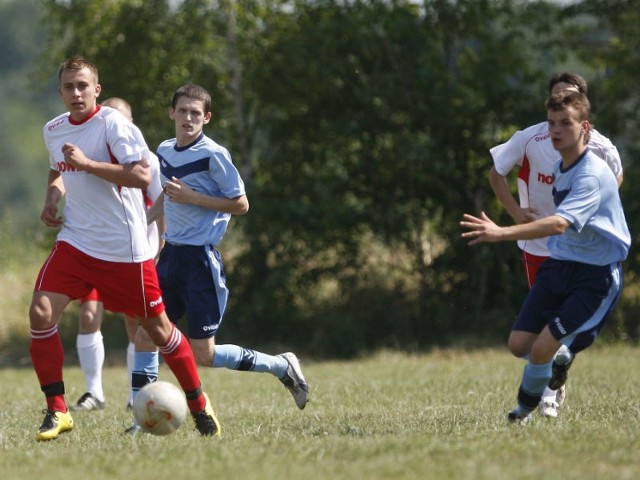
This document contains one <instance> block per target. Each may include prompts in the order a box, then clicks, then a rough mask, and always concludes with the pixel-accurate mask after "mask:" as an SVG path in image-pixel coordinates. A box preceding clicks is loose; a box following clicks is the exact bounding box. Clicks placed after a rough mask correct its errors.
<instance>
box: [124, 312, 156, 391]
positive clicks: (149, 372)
mask: <svg viewBox="0 0 640 480" xmlns="http://www.w3.org/2000/svg"><path fill="white" fill-rule="evenodd" d="M137 323H138V321H137V320H136V324H137ZM134 348H135V352H134V362H133V369H132V374H131V401H132V402H133V400H135V398H136V394H137V393H138V392H139V391H140V389H141V388H142V387H144V386H145V385H147V384H148V383H153V382H155V381H156V380H157V379H158V369H159V365H160V361H159V354H158V347H157V346H156V344H155V343H154V341H153V340H152V339H151V337H150V336H149V334H148V333H147V331H146V330H145V329H144V328H143V327H142V326H140V327H137V328H136V333H135V337H134Z"/></svg>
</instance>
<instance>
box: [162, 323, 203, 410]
mask: <svg viewBox="0 0 640 480" xmlns="http://www.w3.org/2000/svg"><path fill="white" fill-rule="evenodd" d="M160 353H162V356H163V357H164V360H165V362H167V365H168V366H169V368H170V369H171V371H172V372H173V374H174V375H175V376H176V379H177V380H178V383H180V386H181V387H182V389H183V390H184V391H185V393H186V394H187V405H189V410H190V411H191V412H192V413H196V412H200V411H202V410H204V407H205V404H206V400H205V398H204V395H200V394H199V393H200V375H199V374H198V367H197V366H196V360H195V358H194V357H193V350H191V345H189V341H188V340H187V339H186V338H185V337H184V335H182V333H181V332H180V330H178V329H177V328H176V327H175V326H174V327H173V330H172V332H171V335H170V336H169V340H168V341H167V343H166V344H165V345H163V346H161V347H160ZM194 396H195V398H193V399H192V398H191V397H194Z"/></svg>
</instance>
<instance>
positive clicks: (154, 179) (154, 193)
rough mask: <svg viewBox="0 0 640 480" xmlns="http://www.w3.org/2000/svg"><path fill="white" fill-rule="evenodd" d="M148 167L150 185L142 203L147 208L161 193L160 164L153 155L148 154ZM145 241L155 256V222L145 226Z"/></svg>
mask: <svg viewBox="0 0 640 480" xmlns="http://www.w3.org/2000/svg"><path fill="white" fill-rule="evenodd" d="M149 167H150V169H151V183H150V184H149V187H148V188H147V189H146V190H145V191H144V202H145V206H146V207H147V208H151V206H152V205H153V204H154V203H155V201H156V200H157V199H158V197H159V196H160V194H161V193H162V182H161V181H160V162H159V161H158V157H157V156H156V154H155V153H153V152H149ZM147 240H148V241H149V246H150V247H151V253H152V254H153V255H154V256H155V255H157V254H158V251H159V250H160V232H159V230H158V224H157V223H156V222H153V223H150V224H149V225H147Z"/></svg>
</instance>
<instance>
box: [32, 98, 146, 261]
mask: <svg viewBox="0 0 640 480" xmlns="http://www.w3.org/2000/svg"><path fill="white" fill-rule="evenodd" d="M43 133H44V141H45V144H46V146H47V149H48V150H49V162H50V164H51V168H52V169H53V170H57V171H58V172H60V174H61V175H62V180H63V182H64V186H65V191H66V193H65V206H64V212H63V218H64V226H63V227H62V230H60V233H58V237H57V238H58V240H60V241H65V242H67V243H69V244H71V245H73V246H74V247H76V248H77V249H78V250H80V251H82V252H84V253H86V254H87V255H90V256H92V257H94V258H98V259H101V260H106V261H111V262H127V263H132V262H135V263H137V262H143V261H145V260H149V259H151V258H153V256H154V255H155V252H152V251H151V248H150V246H149V241H148V240H147V221H146V214H145V204H144V200H143V193H142V190H140V189H139V188H129V187H121V186H119V185H116V184H114V183H111V182H108V181H106V180H103V179H102V178H100V177H97V176H95V175H91V174H89V173H87V172H84V171H79V170H77V169H75V168H74V167H71V166H69V165H67V164H66V163H65V161H64V155H63V153H62V146H63V145H64V144H65V143H71V144H74V145H77V146H78V147H79V148H80V149H81V150H82V151H83V152H84V154H85V155H86V156H87V157H88V158H90V159H92V160H94V161H98V162H110V163H118V164H127V163H132V162H135V161H139V160H141V159H143V158H145V159H148V158H149V156H150V155H149V149H148V147H147V144H146V142H145V140H144V137H143V136H142V133H141V132H140V130H139V129H138V127H136V126H135V125H134V124H133V123H131V122H130V121H129V120H127V119H126V118H125V117H124V116H123V115H122V114H121V113H120V112H118V111H117V110H115V109H113V108H109V107H102V106H100V105H98V107H97V108H96V111H95V112H94V113H93V114H92V115H90V116H89V117H88V118H87V119H86V120H84V121H83V122H81V123H77V122H74V121H73V119H72V118H71V117H70V115H69V113H65V114H62V115H59V116H57V117H56V118H54V119H53V120H51V121H49V122H48V123H47V124H46V125H45V126H44V129H43Z"/></svg>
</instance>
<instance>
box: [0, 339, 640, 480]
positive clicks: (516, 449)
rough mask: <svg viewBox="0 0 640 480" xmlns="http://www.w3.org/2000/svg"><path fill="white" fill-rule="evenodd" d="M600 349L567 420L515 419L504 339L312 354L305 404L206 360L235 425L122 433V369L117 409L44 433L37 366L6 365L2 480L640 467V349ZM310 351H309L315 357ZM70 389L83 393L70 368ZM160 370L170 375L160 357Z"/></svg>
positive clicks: (272, 383) (113, 383) (488, 473)
mask: <svg viewBox="0 0 640 480" xmlns="http://www.w3.org/2000/svg"><path fill="white" fill-rule="evenodd" d="M638 353H639V352H638V350H637V349H636V348H632V347H626V346H601V347H594V348H592V349H591V350H589V351H588V352H586V353H585V354H582V355H581V356H580V357H579V358H578V360H577V361H576V363H575V364H574V366H573V368H572V370H571V376H570V381H569V385H568V398H567V403H566V404H565V407H564V410H563V411H562V414H561V417H559V418H558V419H555V420H554V419H543V418H540V417H538V416H536V417H535V419H534V421H533V422H532V423H531V424H529V425H527V426H524V427H522V426H513V425H508V424H507V423H506V420H505V417H506V413H507V411H508V410H509V409H510V408H511V407H512V406H513V405H514V402H515V395H516V390H517V386H518V384H519V379H520V374H521V370H522V366H523V363H522V362H521V361H519V360H516V359H515V358H513V357H511V356H510V355H509V354H508V353H507V352H506V349H497V350H480V351H474V352H464V351H445V350H443V351H435V352H432V353H429V354H424V355H404V354H396V353H390V352H384V353H380V354H377V355H375V356H373V357H371V358H368V359H362V360H359V361H353V362H323V363H311V362H306V363H304V364H303V366H304V368H305V373H306V375H307V379H308V381H309V382H310V384H311V395H312V396H311V401H310V403H309V404H308V406H307V408H306V409H305V410H304V411H299V410H298V409H297V408H296V407H295V405H294V403H293V401H292V399H291V397H290V396H289V394H288V393H287V392H286V391H285V389H284V388H283V387H282V386H281V385H280V384H279V383H278V382H277V381H276V380H275V379H273V377H271V376H269V375H267V374H250V373H239V372H229V371H218V370H213V369H202V379H203V383H204V386H205V390H206V391H207V392H208V393H209V394H210V396H211V398H212V401H213V402H214V408H215V409H216V411H217V413H218V416H219V418H220V421H221V422H222V429H223V436H222V438H221V439H211V438H202V437H200V436H199V435H198V434H197V432H195V431H194V430H193V425H192V423H190V420H188V423H187V424H185V425H184V426H183V427H182V428H181V429H180V430H179V431H178V432H176V433H175V434H173V435H170V436H167V437H153V436H149V435H142V436H138V437H134V438H132V437H128V436H125V435H123V434H122V431H123V430H124V427H125V426H128V424H129V423H130V421H131V417H130V414H129V413H127V412H126V411H125V409H124V403H125V400H126V391H127V382H126V379H125V377H126V374H125V371H124V367H116V366H113V367H108V368H106V369H105V372H104V377H105V378H104V384H105V390H106V394H107V402H108V403H107V408H106V409H105V410H104V411H101V412H96V413H94V412H92V413H84V414H80V413H75V414H74V419H75V422H76V427H75V428H74V430H73V431H71V432H69V433H67V434H63V435H61V437H60V438H59V439H58V440H55V441H52V442H48V443H37V442H36V441H35V440H34V434H35V430H36V429H37V427H38V426H39V424H40V422H41V421H42V418H43V415H42V413H41V410H42V408H43V406H44V399H43V397H42V394H41V393H40V392H39V389H38V384H37V381H36V377H35V374H34V372H33V371H32V370H30V369H3V370H0V385H1V386H2V387H1V388H0V421H1V423H0V425H1V428H0V478H2V479H22V480H27V479H36V478H38V479H40V478H43V479H47V480H55V479H69V478H93V479H125V478H131V479H136V480H144V479H154V480H163V479H167V480H169V479H171V480H178V479H186V478H188V479H194V480H197V479H208V480H210V479H217V478H221V479H224V478H233V479H289V478H292V479H293V478H301V479H305V480H315V479H498V480H500V479H543V478H544V479H555V478H561V479H563V480H571V479H581V480H582V479H599V480H600V479H616V480H620V479H636V478H640V457H639V454H638V452H639V451H640V429H639V428H638V426H639V420H640V408H639V401H638V398H639V396H640V395H639V394H640V375H638V371H640V355H638ZM303 360H304V359H303ZM65 374H66V377H65V380H66V386H67V392H68V399H69V400H70V401H73V400H75V399H76V397H78V396H79V395H81V394H82V393H83V391H84V381H83V379H82V375H81V372H80V371H79V369H78V368H77V367H69V368H67V369H66V370H65ZM161 377H162V378H164V379H168V380H172V381H173V377H172V375H171V373H170V372H169V371H168V370H167V369H166V367H165V366H162V367H161Z"/></svg>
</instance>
